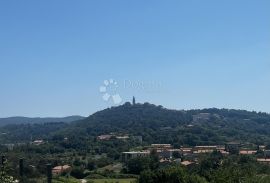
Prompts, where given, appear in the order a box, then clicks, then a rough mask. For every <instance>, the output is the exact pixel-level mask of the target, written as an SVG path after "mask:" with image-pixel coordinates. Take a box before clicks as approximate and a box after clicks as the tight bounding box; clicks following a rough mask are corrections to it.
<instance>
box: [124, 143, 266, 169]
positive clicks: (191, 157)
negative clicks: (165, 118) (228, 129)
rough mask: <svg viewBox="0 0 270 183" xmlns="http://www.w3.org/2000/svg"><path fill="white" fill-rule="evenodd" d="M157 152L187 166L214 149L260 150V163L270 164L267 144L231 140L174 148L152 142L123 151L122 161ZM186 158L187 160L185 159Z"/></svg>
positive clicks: (225, 151) (242, 152)
mask: <svg viewBox="0 0 270 183" xmlns="http://www.w3.org/2000/svg"><path fill="white" fill-rule="evenodd" d="M153 150H154V152H156V153H157V154H158V156H159V158H160V162H172V161H176V162H180V163H181V164H183V165H185V166H189V165H191V164H194V163H196V162H198V157H199V156H200V155H203V154H207V153H208V154H209V153H212V152H214V151H217V152H220V153H221V154H223V155H225V156H226V155H230V154H236V153H237V154H240V155H255V154H257V153H258V152H259V151H261V152H263V153H264V156H263V157H264V158H258V159H257V161H258V162H260V163H266V164H270V150H266V149H265V146H258V149H257V150H252V149H244V148H241V144H240V143H236V142H231V143H227V144H226V145H213V146H195V147H181V148H179V149H174V148H173V147H172V146H171V145H170V144H152V145H151V146H149V147H146V148H145V150H142V151H131V152H123V153H122V161H124V162H127V161H128V160H130V159H132V158H137V157H148V156H150V154H151V152H153ZM183 159H185V160H186V161H183Z"/></svg>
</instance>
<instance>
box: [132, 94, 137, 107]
mask: <svg viewBox="0 0 270 183" xmlns="http://www.w3.org/2000/svg"><path fill="white" fill-rule="evenodd" d="M132 104H133V105H135V104H136V100H135V97H134V96H133V99H132Z"/></svg>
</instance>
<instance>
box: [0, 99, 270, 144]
mask: <svg viewBox="0 0 270 183" xmlns="http://www.w3.org/2000/svg"><path fill="white" fill-rule="evenodd" d="M60 119H61V118H60ZM76 119H78V118H76ZM72 120H74V118H73V119H72ZM72 120H70V121H72ZM45 121H46V122H49V121H51V122H52V120H45ZM45 121H43V122H45ZM58 121H60V120H59V118H58ZM62 121H63V120H62ZM28 122H29V121H28ZM46 128H48V130H46ZM40 129H42V130H43V131H44V133H43V134H42V135H43V136H42V137H43V138H45V137H44V135H45V134H46V136H47V137H48V138H49V139H50V138H51V139H60V141H61V139H63V138H64V137H68V138H69V139H70V142H71V139H72V143H73V144H75V145H76V144H78V143H83V142H84V141H85V143H93V142H95V139H96V137H97V136H99V135H102V134H110V133H116V134H129V135H130V136H142V139H143V142H144V143H146V144H150V143H170V144H172V145H174V146H175V147H180V146H182V145H190V146H194V145H214V144H224V143H225V142H229V141H238V142H243V143H247V142H250V143H256V144H268V143H270V115H269V114H267V113H258V112H249V111H245V110H234V109H216V108H211V109H198V110H171V109H166V108H164V107H162V106H157V105H153V104H149V103H144V104H135V105H132V104H130V103H125V104H124V105H121V106H117V107H111V108H108V109H105V110H102V111H99V112H96V113H94V114H93V115H91V116H89V117H87V118H81V119H80V118H79V120H76V121H74V122H71V123H66V124H64V125H57V126H56V127H54V126H53V124H51V125H42V126H40V125H39V126H37V125H30V126H29V125H28V126H27V125H9V126H7V127H3V128H0V132H1V133H2V134H5V139H10V141H12V139H13V140H14V139H15V140H18V141H22V140H23V139H26V140H27V139H29V137H30V136H31V134H36V135H33V137H35V138H38V137H39V136H40V135H41V133H35V132H36V131H37V130H38V131H39V130H40ZM45 132H46V133H45ZM47 132H50V133H47ZM2 136H3V135H2ZM0 140H1V136H0ZM3 140H4V138H3Z"/></svg>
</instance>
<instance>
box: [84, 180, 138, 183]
mask: <svg viewBox="0 0 270 183" xmlns="http://www.w3.org/2000/svg"><path fill="white" fill-rule="evenodd" d="M135 181H136V179H91V180H88V182H89V183H133V182H135Z"/></svg>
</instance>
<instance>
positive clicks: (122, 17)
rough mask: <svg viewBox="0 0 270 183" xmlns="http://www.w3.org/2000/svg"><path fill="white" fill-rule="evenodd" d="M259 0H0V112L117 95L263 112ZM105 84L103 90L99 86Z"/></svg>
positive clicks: (68, 106)
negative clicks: (111, 85)
mask: <svg viewBox="0 0 270 183" xmlns="http://www.w3.org/2000/svg"><path fill="white" fill-rule="evenodd" d="M269 9H270V1H269V0H226V1H221V0H220V1H217V0H203V1H201V0H188V1H184V0H175V1H174V0H169V1H161V0H149V1H144V0H136V1H132V0H130V1H127V0H113V1H111V0H91V1H89V0H80V1H68V0H57V1H55V0H46V1H45V0H44V1H36V0H25V1H15V0H9V1H1V2H0V64H1V65H0V84H1V85H0V86H1V88H0V117H7V116H18V115H19V116H67V115H73V114H79V115H85V116H87V115H90V114H92V113H93V112H95V111H97V110H100V109H104V108H106V107H109V106H111V105H113V102H112V101H104V100H103V99H102V95H103V93H100V91H99V87H100V86H102V85H103V81H104V80H106V79H110V78H112V79H114V80H115V81H117V82H118V88H117V90H116V91H113V92H114V93H117V94H119V95H120V96H121V98H122V100H123V101H130V100H131V98H132V96H133V95H135V96H136V98H137V101H138V102H150V103H154V104H160V105H163V106H165V107H167V108H173V109H191V108H210V107H218V108H236V109H247V110H256V111H264V112H270V98H269V94H270V72H269V71H270V21H269V20H270V11H269ZM108 92H112V91H108Z"/></svg>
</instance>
